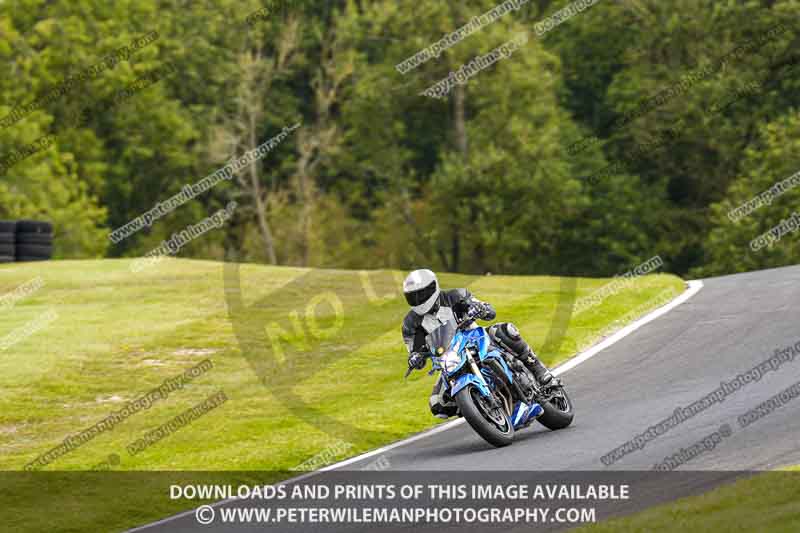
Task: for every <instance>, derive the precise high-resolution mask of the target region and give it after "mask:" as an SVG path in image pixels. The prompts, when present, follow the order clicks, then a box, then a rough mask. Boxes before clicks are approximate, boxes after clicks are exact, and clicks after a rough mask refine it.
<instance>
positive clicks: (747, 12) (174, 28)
mask: <svg viewBox="0 0 800 533" xmlns="http://www.w3.org/2000/svg"><path fill="white" fill-rule="evenodd" d="M499 3H500V2H499V0H498V1H496V0H469V1H466V2H460V3H446V2H421V3H416V4H414V5H413V9H411V8H409V5H407V4H406V3H403V2H396V1H391V0H369V1H355V0H335V1H331V2H323V3H320V2H312V1H310V0H302V1H301V0H296V1H289V0H261V1H257V0H248V1H246V2H236V1H234V0H218V1H214V2H211V1H209V0H204V1H198V2H191V3H187V2H184V1H182V0H161V1H155V0H137V1H133V0H124V1H122V2H116V3H114V4H108V3H107V2H100V1H98V0H77V1H76V0H56V1H53V2H41V1H40V0H16V1H15V2H12V3H4V4H0V34H1V35H2V39H0V68H2V69H3V70H2V74H3V75H2V76H0V119H2V118H3V117H4V116H6V115H7V114H8V113H11V112H12V110H13V109H14V108H15V107H17V106H20V105H22V106H24V105H27V104H30V103H32V102H36V101H37V100H39V99H41V98H43V97H44V96H45V95H47V94H48V93H50V92H51V91H52V90H53V89H54V88H57V87H59V85H60V84H61V83H62V82H63V81H64V80H66V79H68V78H69V77H70V76H75V75H76V74H78V73H79V72H82V71H84V70H85V69H87V68H89V67H90V66H92V65H96V64H99V63H101V62H102V61H103V60H104V59H105V58H106V57H107V56H108V55H109V54H111V53H112V52H114V51H115V50H120V49H121V48H123V47H125V46H128V45H130V43H131V42H133V41H134V40H135V39H136V38H138V37H140V36H142V35H145V34H147V33H149V32H152V31H156V32H158V38H157V39H156V40H155V41H154V42H152V43H150V44H148V45H147V46H144V47H142V48H141V49H138V50H135V51H133V52H132V53H131V54H130V55H129V56H126V57H123V59H122V60H120V61H119V62H116V63H115V64H113V65H112V66H110V68H106V69H104V70H103V71H102V72H100V73H99V75H97V76H96V77H91V78H89V79H88V80H86V81H84V82H82V83H79V84H76V86H74V87H73V88H72V89H71V90H69V91H68V92H66V94H63V95H61V96H60V97H58V98H54V99H48V100H46V101H45V102H44V103H43V104H42V105H40V106H38V107H37V108H36V109H35V110H33V111H32V112H30V113H28V114H26V115H25V116H24V117H23V118H22V119H21V120H19V121H18V122H16V123H15V124H13V125H11V126H9V127H6V128H2V129H0V151H1V152H0V153H2V154H4V155H7V154H9V153H12V152H13V151H14V150H19V149H20V148H21V147H23V146H25V145H26V144H29V143H31V142H33V141H34V140H36V139H37V138H39V137H42V136H44V135H53V136H54V137H55V139H56V142H55V143H54V145H53V146H51V147H50V148H48V149H47V150H44V151H42V152H40V153H37V154H34V155H32V156H31V157H29V158H27V159H25V160H24V161H20V162H19V163H17V164H15V165H14V166H13V167H12V168H10V169H9V170H8V171H7V172H6V173H5V174H4V175H2V176H0V216H2V217H8V218H17V217H34V218H46V219H50V220H53V221H54V222H55V223H56V228H57V231H58V232H59V237H58V238H57V239H56V243H57V246H56V251H57V255H58V257H97V256H103V255H110V256H133V255H141V254H143V253H146V252H147V251H149V250H151V249H153V248H155V247H156V246H158V244H160V242H161V241H162V240H164V239H166V238H169V237H170V236H171V235H172V234H173V233H174V232H177V231H180V230H181V229H183V228H185V227H186V226H187V225H189V224H193V223H196V222H197V221H199V220H201V219H202V218H204V217H205V216H207V215H208V214H210V213H211V212H213V211H215V210H217V209H219V208H220V207H222V206H224V205H225V204H226V203H227V202H228V201H229V200H231V199H235V200H237V202H239V203H240V205H241V207H240V208H239V209H238V210H237V216H236V217H235V218H234V219H233V221H232V222H230V223H229V224H228V225H227V226H226V227H225V229H224V230H221V231H215V232H212V233H210V234H208V235H205V236H204V237H203V239H202V241H201V242H195V243H192V244H191V245H190V246H188V247H186V248H185V249H184V250H183V251H182V252H181V253H182V254H184V255H185V256H193V257H207V258H221V257H222V256H223V255H224V253H225V251H226V249H235V250H237V251H238V252H239V253H240V256H242V257H246V258H249V260H252V261H266V262H269V261H270V260H271V255H272V254H271V253H270V252H269V245H268V241H269V238H270V235H271V234H274V235H273V236H272V240H273V241H274V242H273V244H272V247H273V248H274V250H273V251H274V256H275V259H276V260H277V262H278V263H281V264H288V265H300V266H329V267H403V268H406V267H411V266H421V265H426V266H430V267H433V268H445V269H448V270H453V271H461V272H472V273H481V272H485V271H492V272H508V273H554V274H579V275H580V274H583V275H588V274H605V275H611V274H615V273H619V272H622V271H625V270H627V269H629V268H631V267H632V266H634V265H635V264H636V263H637V262H640V261H642V260H645V259H647V258H649V257H652V256H653V255H656V254H658V255H660V256H661V257H662V258H663V259H664V261H665V263H666V267H665V268H666V269H668V270H670V271H672V272H676V273H680V274H685V273H688V272H690V271H691V272H695V273H696V272H714V273H723V272H734V271H739V270H743V269H749V268H758V267H761V266H774V265H781V264H790V263H791V262H792V261H793V257H792V253H791V250H792V249H793V247H792V244H791V243H792V242H795V239H794V237H793V236H791V235H789V236H786V237H785V238H784V241H782V242H781V243H779V245H776V246H772V247H771V248H770V249H769V250H764V251H762V252H760V253H758V254H753V253H751V252H749V251H747V249H746V244H747V242H749V240H747V236H748V235H751V233H748V232H752V231H756V230H763V229H764V228H767V229H768V227H771V226H770V224H774V221H773V218H774V217H773V218H770V217H772V214H769V216H767V215H768V210H766V209H764V210H759V212H757V213H754V214H753V215H752V216H751V217H750V219H748V220H747V221H742V222H741V223H740V224H737V225H733V224H730V223H728V222H726V221H725V220H724V215H723V216H720V214H719V212H718V211H719V209H720V206H721V205H723V204H724V202H727V201H733V200H732V199H734V198H738V197H739V196H741V195H743V194H749V193H750V191H754V190H756V189H758V187H761V186H762V185H764V183H763V182H764V180H765V179H767V178H765V176H769V178H768V179H770V180H771V179H779V175H781V173H784V174H786V171H788V169H787V168H786V167H787V166H788V167H791V166H792V164H794V163H793V162H792V161H791V160H790V158H789V155H788V154H789V153H790V152H789V151H788V150H786V148H785V147H784V152H783V154H780V153H779V147H778V146H777V145H776V144H774V143H777V142H781V141H779V140H778V139H779V137H780V136H779V135H778V133H777V131H778V130H782V131H784V132H785V133H784V134H782V135H783V137H782V138H783V139H784V140H786V139H790V138H792V137H791V135H792V130H791V128H792V127H793V126H792V125H793V124H794V122H793V119H792V117H793V116H794V114H795V110H796V109H797V107H798V96H797V95H798V94H800V78H799V77H798V73H800V68H798V66H797V65H798V62H797V60H798V54H797V52H796V50H797V39H798V30H800V27H798V23H797V16H796V15H797V12H798V9H799V8H800V5H798V1H797V0H777V1H775V2H763V1H756V0H748V1H746V2H727V1H726V2H719V1H712V0H701V1H696V0H679V1H677V2H671V3H670V2H659V1H656V0H640V1H637V2H622V3H620V2H599V3H597V4H596V5H593V6H592V7H590V8H589V9H587V10H585V11H584V12H582V13H578V14H576V15H575V16H574V17H572V18H571V19H569V20H567V21H565V22H564V23H563V24H560V25H559V26H557V27H556V28H554V29H553V30H552V31H550V32H548V33H547V34H546V35H544V36H543V37H542V38H537V37H536V36H535V32H534V31H533V29H534V25H535V23H536V22H538V21H540V20H542V18H543V17H545V16H549V15H551V14H552V13H553V12H555V11H556V10H558V9H560V8H562V7H564V6H565V5H566V4H567V3H568V2H567V1H558V2H533V1H531V2H528V3H526V4H525V5H523V6H522V7H521V9H520V10H519V11H511V12H509V13H506V14H504V15H503V16H502V17H500V18H499V19H498V20H496V21H494V22H492V23H491V24H488V25H486V26H484V27H482V28H480V29H479V30H477V31H475V32H473V33H472V34H471V35H469V36H468V37H466V38H464V39H463V40H461V41H460V42H458V43H455V44H452V46H449V47H448V48H447V49H446V50H444V51H442V53H441V54H440V55H439V56H438V57H435V58H431V59H430V60H428V61H426V62H424V63H423V64H421V65H419V66H417V67H416V68H413V69H411V70H410V71H408V72H406V73H405V74H401V73H400V72H399V71H398V70H397V69H396V67H395V66H396V65H397V64H399V63H400V62H402V61H403V60H405V59H407V58H409V57H411V56H413V55H414V54H416V53H417V52H419V51H420V50H423V49H425V48H426V47H428V46H430V45H432V44H433V43H435V42H437V41H439V40H440V39H441V38H442V37H443V36H445V35H446V34H449V33H450V32H453V31H454V30H456V29H458V28H460V27H461V26H463V25H465V24H467V23H468V22H470V20H472V19H473V17H475V16H477V15H480V14H482V13H485V12H487V11H488V10H490V9H492V8H494V7H495V6H496V5H498V4H499ZM780 25H782V27H783V31H781V32H778V33H777V34H775V35H773V36H772V37H770V38H769V39H767V40H764V41H763V42H759V41H758V40H759V39H761V38H763V36H764V35H766V34H767V32H769V31H770V29H773V28H775V27H778V26H780ZM525 33H527V34H528V42H527V44H525V45H524V46H522V47H521V48H520V49H519V50H516V51H515V52H514V53H513V54H512V55H511V56H510V57H507V58H503V59H500V60H499V61H497V62H496V63H495V64H494V65H492V66H490V67H488V68H486V69H484V70H481V71H479V72H477V74H476V75H474V76H472V77H471V78H470V79H469V80H468V81H467V82H466V83H465V84H464V85H463V86H456V87H453V88H452V90H451V91H450V93H449V95H447V96H446V97H445V98H443V99H434V98H430V97H427V96H424V95H422V94H420V93H421V92H422V91H423V90H425V89H426V88H428V87H430V86H431V85H433V84H434V83H436V82H438V81H439V80H442V79H445V78H447V77H448V76H449V75H450V73H451V72H456V71H458V70H459V69H460V68H461V66H462V65H465V64H467V63H469V62H470V61H471V60H472V59H473V58H475V57H476V56H478V55H483V54H486V53H488V52H490V51H491V50H493V49H495V48H496V47H498V46H499V45H501V44H503V43H506V42H508V41H509V40H511V39H513V38H515V37H518V36H519V35H522V34H525ZM754 42H759V45H758V46H751V47H750V48H747V49H746V50H745V52H744V53H742V54H738V55H737V56H736V57H735V58H732V59H730V60H728V61H726V62H725V63H724V65H723V66H721V67H720V68H716V69H712V70H711V71H709V74H708V75H706V76H702V77H701V78H700V79H698V80H695V81H692V82H691V83H688V82H686V80H687V79H689V78H687V76H689V75H690V74H692V73H696V72H698V71H700V70H702V69H703V68H705V67H706V66H708V65H714V64H715V62H718V61H719V58H721V57H724V56H725V55H726V54H729V53H730V52H731V51H732V50H734V49H736V48H737V47H739V46H741V45H747V43H751V44H752V43H754ZM154 73H162V74H163V75H162V74H159V75H158V79H157V80H156V81H155V82H154V83H150V84H147V86H144V87H141V88H139V89H137V90H135V91H130V92H128V93H126V94H127V96H126V97H125V98H118V95H119V94H120V92H121V91H125V90H127V89H129V88H130V87H132V86H133V84H135V83H136V82H137V80H141V79H143V78H146V77H148V76H154V75H155V74H154ZM682 83H683V85H681V84H682ZM676 87H682V88H681V89H680V90H679V91H676V94H674V95H673V96H672V97H670V98H666V99H665V100H664V101H663V102H661V103H659V104H658V105H653V106H650V107H647V108H646V109H645V107H644V106H647V102H648V101H649V100H650V99H652V98H653V97H655V96H656V95H658V94H659V93H663V91H665V90H669V89H670V88H673V89H675V88H676ZM637 110H638V111H637ZM631 113H635V114H634V118H632V119H629V118H625V117H626V116H629V115H630V114H631ZM248 117H249V118H248ZM295 122H300V124H301V127H300V129H299V130H298V131H297V132H296V134H293V135H291V136H290V137H289V138H288V139H287V140H286V141H284V142H283V143H282V144H281V145H280V146H279V147H278V148H277V149H276V150H274V151H272V152H270V153H269V154H268V155H267V156H266V157H264V158H263V159H262V160H260V161H259V162H258V163H257V165H256V167H255V175H253V174H252V169H248V170H247V171H245V172H242V173H241V174H242V175H241V176H240V178H241V180H239V181H237V180H236V179H235V180H232V181H230V182H224V183H221V184H219V185H217V186H215V187H214V188H213V189H212V190H210V191H207V192H205V193H203V194H202V195H201V196H199V197H198V198H196V199H194V200H192V201H191V202H188V203H187V204H185V205H183V206H181V207H180V208H178V209H176V210H175V211H174V212H172V213H170V214H168V215H167V216H164V217H162V218H161V219H159V220H158V221H157V222H156V223H155V224H153V225H152V227H150V228H146V229H143V230H141V231H139V232H138V233H136V234H134V235H133V236H131V237H129V238H127V239H124V240H123V241H122V242H121V243H119V244H115V245H112V244H111V242H110V240H109V239H108V237H107V235H108V233H109V232H110V231H111V230H113V229H115V228H118V227H120V226H122V225H124V224H125V223H127V222H128V221H130V220H133V219H134V218H136V217H137V216H139V215H141V214H142V213H145V212H147V211H149V210H150V209H152V208H153V207H154V206H155V205H156V204H157V203H158V202H161V201H164V200H165V199H166V198H169V197H170V196H172V195H174V194H176V193H178V192H179V191H180V190H181V189H182V188H183V187H184V186H185V185H187V184H191V183H196V182H197V181H199V180H200V179H202V178H203V177H205V176H206V175H208V174H210V173H212V172H214V171H215V170H216V169H218V168H220V167H221V166H222V165H224V164H225V163H226V162H227V161H228V159H229V158H230V157H232V156H235V155H239V154H241V153H242V151H243V150H245V149H246V148H248V147H251V146H254V145H257V144H259V143H261V142H264V141H265V140H266V139H268V138H270V137H272V136H273V135H275V133H276V132H277V131H280V130H281V128H283V127H284V126H287V125H290V124H293V123H295ZM766 124H770V127H772V128H776V129H775V132H774V133H773V134H767V133H765V127H766V126H765V125H766ZM582 139H583V140H587V142H583V143H581V148H580V149H576V146H577V145H576V144H575V143H576V142H580V141H581V140H582ZM762 150H767V151H768V152H769V153H761V151H762ZM772 152H774V154H773V155H770V154H771V153H772ZM759 161H760V162H759ZM759 165H760V166H759ZM787 175H788V174H787ZM592 177H594V178H597V179H587V178H592ZM756 178H758V179H756ZM785 201H787V202H789V201H790V197H789V196H787V199H786V200H785ZM724 205H727V204H724ZM775 216H779V213H777V212H776V213H775ZM747 225H749V226H748V227H747V229H746V230H745V229H743V228H744V226H747ZM755 236H756V235H752V237H751V238H753V237H755ZM745 241H747V242H745ZM743 243H744V245H745V246H744V248H743V247H742V246H743ZM734 250H737V251H736V252H734Z"/></svg>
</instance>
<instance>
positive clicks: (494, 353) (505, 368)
mask: <svg viewBox="0 0 800 533" xmlns="http://www.w3.org/2000/svg"><path fill="white" fill-rule="evenodd" d="M487 359H495V360H497V362H498V363H500V366H501V367H503V372H505V373H506V377H507V378H508V381H509V382H513V381H514V375H513V374H512V373H511V369H510V368H508V363H506V360H505V358H504V357H503V355H502V354H501V353H500V352H498V351H497V350H492V351H491V352H489V353H487V354H486V355H485V356H484V357H481V361H485V360H487Z"/></svg>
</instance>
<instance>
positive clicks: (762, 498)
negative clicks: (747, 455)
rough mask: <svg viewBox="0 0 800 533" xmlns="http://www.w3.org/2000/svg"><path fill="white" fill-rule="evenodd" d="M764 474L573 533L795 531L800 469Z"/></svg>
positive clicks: (799, 524) (799, 519) (798, 525)
mask: <svg viewBox="0 0 800 533" xmlns="http://www.w3.org/2000/svg"><path fill="white" fill-rule="evenodd" d="M788 470H789V471H776V472H765V473H763V474H758V475H756V476H753V477H750V478H746V479H742V480H739V481H737V482H735V483H732V484H730V485H726V486H723V487H720V488H718V489H715V490H712V491H709V492H707V493H705V494H701V495H699V496H692V497H688V498H683V499H680V500H677V501H675V502H671V503H667V504H664V505H660V506H657V507H653V508H652V509H647V510H645V511H642V512H640V513H637V514H634V515H632V516H629V517H625V518H617V519H614V520H608V521H604V522H601V523H598V524H592V525H590V526H585V527H582V528H578V529H574V530H571V531H574V532H575V533H603V532H609V533H611V532H613V533H668V532H669V533H671V532H678V531H680V532H684V531H691V532H692V533H716V532H719V531H726V532H731V531H757V532H769V533H795V532H797V531H800V467H793V468H790V469H788Z"/></svg>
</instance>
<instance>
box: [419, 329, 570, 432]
mask: <svg viewBox="0 0 800 533" xmlns="http://www.w3.org/2000/svg"><path fill="white" fill-rule="evenodd" d="M426 340H427V345H428V348H429V349H430V350H431V353H430V354H429V355H428V357H429V358H430V359H431V361H432V369H431V371H430V372H429V373H428V374H429V375H432V374H433V373H435V372H437V371H438V372H442V373H443V381H444V384H445V386H446V387H447V392H448V394H449V395H450V396H451V397H452V398H454V399H455V402H456V405H457V406H458V409H459V412H460V415H461V416H463V417H464V418H465V419H466V421H467V423H469V425H470V426H471V427H472V429H474V430H475V432H476V433H478V435H480V436H481V437H483V439H484V440H486V442H488V443H489V444H492V445H493V446H497V447H501V446H508V445H509V444H511V443H512V442H513V440H514V432H515V431H517V430H520V429H522V428H525V427H527V426H529V425H530V424H531V423H532V422H533V421H534V420H537V421H538V422H539V423H541V424H542V425H543V426H545V427H546V428H548V429H551V430H556V429H563V428H565V427H567V426H569V425H570V424H571V423H572V419H573V417H574V412H573V407H572V401H571V400H570V399H569V396H568V395H567V392H566V390H564V385H563V384H562V383H561V381H560V380H559V379H558V378H555V377H554V378H553V382H551V384H549V386H547V387H542V386H541V385H540V384H539V383H538V382H537V381H536V378H535V377H534V375H533V373H531V371H530V370H528V369H527V368H526V367H525V365H524V364H523V363H522V361H520V360H519V359H518V358H517V357H515V356H514V355H513V353H512V352H511V351H510V349H506V348H505V347H503V346H497V345H496V344H494V343H492V338H491V337H490V335H489V333H488V332H487V331H486V329H484V328H483V327H481V326H478V325H477V324H475V322H474V318H472V317H468V318H466V319H464V320H463V321H461V322H460V323H456V322H455V320H454V319H451V320H448V321H447V322H445V323H443V324H441V325H440V326H439V327H437V328H436V329H434V330H433V331H431V332H430V333H429V334H428V336H427V339H426ZM412 370H413V368H411V367H409V369H408V371H407V372H406V375H405V377H408V376H409V374H411V371H412Z"/></svg>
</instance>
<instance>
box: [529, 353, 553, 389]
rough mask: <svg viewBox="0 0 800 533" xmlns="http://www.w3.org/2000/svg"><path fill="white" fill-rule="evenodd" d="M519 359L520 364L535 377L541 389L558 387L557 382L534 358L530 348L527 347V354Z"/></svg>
mask: <svg viewBox="0 0 800 533" xmlns="http://www.w3.org/2000/svg"><path fill="white" fill-rule="evenodd" d="M521 359H522V363H523V364H524V365H525V367H526V368H527V369H528V370H530V371H531V372H532V373H533V375H534V376H535V377H536V381H538V382H539V384H540V385H541V386H542V387H549V386H551V385H558V380H556V379H555V378H554V377H553V374H552V373H550V371H549V370H548V369H547V367H546V366H544V364H543V363H542V362H541V361H540V360H539V358H538V357H536V354H535V353H533V350H531V349H530V347H528V353H526V354H525V355H524V356H522V358H521Z"/></svg>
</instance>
